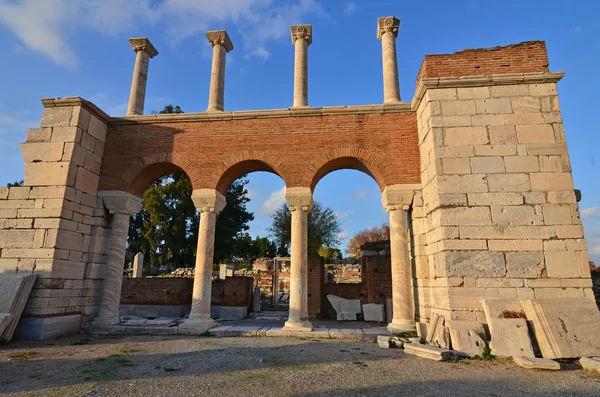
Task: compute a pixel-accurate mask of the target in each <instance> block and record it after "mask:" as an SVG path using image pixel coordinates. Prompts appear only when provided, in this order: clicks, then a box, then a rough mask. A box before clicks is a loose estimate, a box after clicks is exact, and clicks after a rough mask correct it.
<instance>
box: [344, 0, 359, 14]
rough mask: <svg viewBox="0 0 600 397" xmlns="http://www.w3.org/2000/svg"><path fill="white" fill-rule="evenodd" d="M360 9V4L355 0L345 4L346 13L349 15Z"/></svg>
mask: <svg viewBox="0 0 600 397" xmlns="http://www.w3.org/2000/svg"><path fill="white" fill-rule="evenodd" d="M356 11H358V4H356V3H355V2H353V1H348V2H346V4H345V6H344V15H346V16H349V15H352V14H354V13H355V12H356Z"/></svg>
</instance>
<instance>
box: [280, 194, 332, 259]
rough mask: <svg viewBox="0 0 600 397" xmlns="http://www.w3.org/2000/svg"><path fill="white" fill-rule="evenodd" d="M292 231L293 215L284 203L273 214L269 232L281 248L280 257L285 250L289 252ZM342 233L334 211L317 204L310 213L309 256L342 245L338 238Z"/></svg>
mask: <svg viewBox="0 0 600 397" xmlns="http://www.w3.org/2000/svg"><path fill="white" fill-rule="evenodd" d="M291 230H292V213H291V211H290V209H289V207H288V206H287V204H285V203H284V204H282V206H281V207H280V208H279V209H278V210H277V211H275V213H274V214H273V224H272V225H271V227H270V228H269V232H270V233H271V234H272V235H273V237H274V239H275V242H276V244H277V246H278V247H279V252H278V254H279V255H281V252H283V251H284V250H285V251H289V247H290V241H291ZM340 232H341V229H340V225H339V222H338V220H337V218H336V216H335V213H334V212H333V210H332V209H331V208H325V207H323V206H322V205H321V204H320V203H319V202H315V203H314V205H313V207H312V209H311V210H310V212H309V213H308V254H309V255H318V254H319V248H321V247H323V246H326V247H335V246H336V245H338V244H339V243H340V239H339V237H338V234H339V233H340ZM281 256H284V255H281Z"/></svg>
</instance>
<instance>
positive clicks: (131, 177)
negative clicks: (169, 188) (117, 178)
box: [122, 152, 199, 197]
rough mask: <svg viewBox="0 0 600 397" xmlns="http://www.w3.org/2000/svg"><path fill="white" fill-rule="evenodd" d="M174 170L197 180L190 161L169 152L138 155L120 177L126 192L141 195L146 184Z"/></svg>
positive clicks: (196, 173) (192, 179)
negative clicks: (125, 186)
mask: <svg viewBox="0 0 600 397" xmlns="http://www.w3.org/2000/svg"><path fill="white" fill-rule="evenodd" d="M175 172H185V173H186V174H187V175H188V177H189V178H190V179H191V181H192V185H193V184H194V181H196V180H198V176H199V175H198V171H197V170H196V169H195V168H194V167H193V166H192V164H191V163H190V161H188V160H187V159H186V158H185V157H183V156H181V155H179V154H173V153H169V152H159V153H153V154H150V155H148V156H144V157H138V158H137V159H135V160H134V161H133V164H132V165H131V166H130V167H129V169H128V170H127V171H126V172H125V173H123V176H122V179H123V181H124V182H125V184H126V185H127V189H126V190H127V192H129V193H132V194H135V195H137V196H140V197H141V196H142V195H143V194H144V191H145V190H146V189H147V188H148V186H149V185H150V184H151V183H152V182H153V181H155V180H156V179H157V178H160V177H161V176H164V175H167V174H172V173H175Z"/></svg>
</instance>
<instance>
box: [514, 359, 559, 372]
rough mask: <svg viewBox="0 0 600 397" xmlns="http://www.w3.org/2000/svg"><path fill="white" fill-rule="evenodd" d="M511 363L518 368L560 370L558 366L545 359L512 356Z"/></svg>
mask: <svg viewBox="0 0 600 397" xmlns="http://www.w3.org/2000/svg"><path fill="white" fill-rule="evenodd" d="M513 361H514V362H515V363H516V364H517V365H518V366H520V367H523V368H528V369H549V370H554V371H557V370H560V364H559V363H557V362H556V361H553V360H548V359H546V358H535V357H523V356H514V357H513Z"/></svg>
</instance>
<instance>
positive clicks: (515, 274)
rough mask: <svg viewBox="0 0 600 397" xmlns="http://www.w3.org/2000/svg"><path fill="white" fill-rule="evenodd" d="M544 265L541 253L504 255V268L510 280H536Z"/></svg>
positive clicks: (511, 253)
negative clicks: (506, 269)
mask: <svg viewBox="0 0 600 397" xmlns="http://www.w3.org/2000/svg"><path fill="white" fill-rule="evenodd" d="M544 264H545V263H544V254H543V253H542V252H508V253H506V267H507V268H508V275H509V277H512V278H537V277H539V276H540V275H541V273H542V270H543V269H544Z"/></svg>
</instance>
